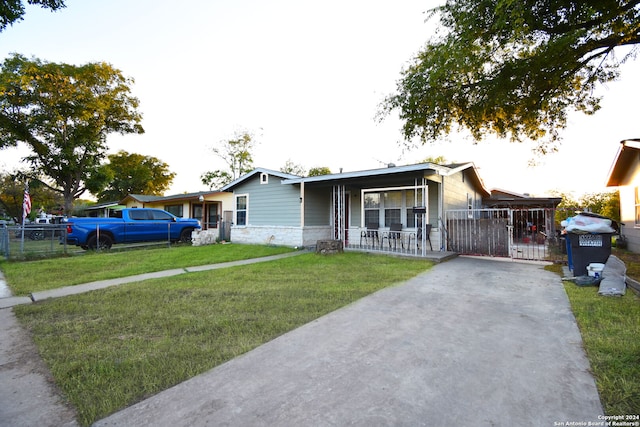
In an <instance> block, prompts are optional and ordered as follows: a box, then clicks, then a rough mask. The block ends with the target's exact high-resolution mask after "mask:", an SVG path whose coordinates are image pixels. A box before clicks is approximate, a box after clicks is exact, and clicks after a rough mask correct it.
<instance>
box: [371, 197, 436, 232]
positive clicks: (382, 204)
mask: <svg viewBox="0 0 640 427" xmlns="http://www.w3.org/2000/svg"><path fill="white" fill-rule="evenodd" d="M363 197H364V224H365V226H366V225H368V224H374V225H375V224H379V226H380V227H390V226H391V224H403V225H404V226H406V227H409V228H413V227H415V226H416V216H415V214H414V212H413V207H414V206H424V200H423V198H424V196H423V191H422V190H421V189H418V190H414V189H398V190H395V189H393V190H386V189H385V190H384V191H371V192H366V191H365V193H364V195H363Z"/></svg>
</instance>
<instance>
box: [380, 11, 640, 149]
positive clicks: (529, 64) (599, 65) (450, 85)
mask: <svg viewBox="0 0 640 427" xmlns="http://www.w3.org/2000/svg"><path fill="white" fill-rule="evenodd" d="M639 4H640V0H581V1H577V0H520V1H513V0H448V1H447V2H446V3H445V4H444V5H443V6H440V7H437V8H435V9H433V10H431V11H430V15H429V17H430V19H433V18H434V17H436V16H437V17H439V19H440V24H441V25H440V26H439V27H438V32H437V33H436V36H435V37H434V38H433V39H432V40H431V41H429V42H428V43H427V44H426V46H425V47H424V48H423V49H422V50H421V51H420V52H419V53H418V54H417V56H416V57H415V58H414V59H413V60H412V62H411V63H410V65H408V67H407V68H405V69H404V70H403V71H402V73H401V78H400V80H399V81H398V82H397V91H396V93H394V94H391V95H389V96H388V97H386V99H385V100H384V101H383V103H382V105H381V109H380V115H381V117H385V116H387V115H388V114H390V113H391V112H392V111H397V112H398V113H399V116H400V119H401V120H402V122H403V129H402V130H403V133H404V137H405V139H406V140H407V141H408V142H411V141H413V140H415V139H416V138H417V139H419V140H420V141H421V142H422V143H425V142H427V141H430V140H436V139H438V138H440V137H442V136H445V135H447V134H449V133H450V132H451V131H452V130H454V127H456V128H457V127H458V126H459V127H460V128H463V129H467V130H469V131H470V132H471V134H472V135H473V137H474V138H475V139H476V140H482V139H483V138H484V137H485V136H486V135H487V134H488V133H491V134H495V135H497V136H499V137H502V138H510V139H511V140H513V141H522V140H525V139H530V140H534V141H537V149H538V151H539V152H541V153H542V154H544V153H546V152H548V151H549V150H553V149H555V148H556V146H557V143H558V141H559V139H560V138H559V130H561V129H563V128H564V127H566V121H567V113H568V112H569V111H571V110H577V111H581V112H584V113H587V114H592V113H594V112H595V111H597V110H598V109H599V103H600V98H599V97H598V96H596V95H594V89H595V88H596V87H597V86H598V85H600V84H602V83H606V82H609V81H612V80H614V79H616V78H617V77H618V75H619V66H620V65H621V64H622V63H623V62H624V61H625V60H627V59H628V58H630V57H634V56H635V54H636V46H637V44H638V42H640V6H639ZM623 46H632V48H631V49H626V50H625V52H623V53H622V54H621V53H620V52H619V51H620V49H618V48H620V47H623Z"/></svg>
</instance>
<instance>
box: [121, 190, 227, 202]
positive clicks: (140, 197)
mask: <svg viewBox="0 0 640 427" xmlns="http://www.w3.org/2000/svg"><path fill="white" fill-rule="evenodd" d="M217 193H221V191H217V190H216V191H198V192H195V193H181V194H173V195H170V196H150V195H146V194H127V196H126V197H125V198H124V199H122V200H120V203H121V204H126V203H127V201H128V200H133V201H136V202H139V203H152V202H161V201H165V202H168V201H179V200H182V201H189V200H198V199H199V198H200V196H202V197H209V196H211V195H213V194H217Z"/></svg>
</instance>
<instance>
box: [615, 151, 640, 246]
mask: <svg viewBox="0 0 640 427" xmlns="http://www.w3.org/2000/svg"><path fill="white" fill-rule="evenodd" d="M607 187H619V191H620V222H621V223H622V224H623V225H624V227H622V230H621V233H622V234H623V235H624V236H625V237H626V239H627V242H628V248H629V249H630V250H632V251H634V252H640V139H627V140H624V141H621V142H620V147H619V148H618V153H617V154H616V158H615V160H614V161H613V165H612V166H611V170H610V171H609V177H608V179H607Z"/></svg>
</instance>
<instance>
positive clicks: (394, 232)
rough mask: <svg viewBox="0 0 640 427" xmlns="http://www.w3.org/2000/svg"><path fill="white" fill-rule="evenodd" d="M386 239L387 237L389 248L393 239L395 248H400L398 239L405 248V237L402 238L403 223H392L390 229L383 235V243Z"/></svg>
mask: <svg viewBox="0 0 640 427" xmlns="http://www.w3.org/2000/svg"><path fill="white" fill-rule="evenodd" d="M384 239H387V242H388V243H389V249H391V241H393V249H397V248H398V240H399V241H400V246H401V247H402V249H404V239H403V238H402V224H401V223H392V224H391V225H390V226H389V231H387V232H386V233H384V234H383V235H382V244H384Z"/></svg>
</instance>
